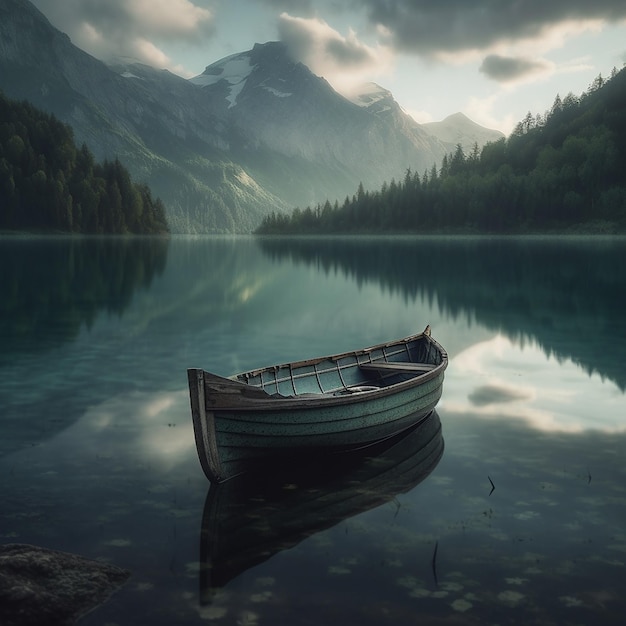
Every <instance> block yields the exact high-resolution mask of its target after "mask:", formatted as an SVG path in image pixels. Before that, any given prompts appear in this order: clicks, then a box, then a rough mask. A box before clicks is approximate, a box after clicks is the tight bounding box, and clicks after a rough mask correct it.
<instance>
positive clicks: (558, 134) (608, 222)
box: [256, 69, 626, 234]
mask: <svg viewBox="0 0 626 626" xmlns="http://www.w3.org/2000/svg"><path fill="white" fill-rule="evenodd" d="M625 171H626V69H624V70H622V71H620V72H617V71H613V73H612V75H611V78H610V79H608V80H605V79H603V78H602V77H601V76H599V77H598V78H597V79H595V80H594V82H593V83H592V85H591V86H590V87H589V89H588V91H587V92H586V93H584V94H583V95H582V96H581V97H576V96H574V95H573V94H571V93H570V94H568V95H567V96H566V97H565V98H563V99H561V97H560V96H557V97H556V99H555V101H554V104H553V105H552V108H551V109H550V110H549V111H546V113H544V114H543V115H536V116H533V115H532V114H531V113H530V112H529V113H528V114H527V115H526V116H525V117H524V119H523V120H522V121H521V122H520V123H519V124H517V126H516V127H515V130H514V131H513V133H512V134H511V135H510V137H508V139H500V140H498V141H496V142H494V143H489V144H487V145H486V146H484V147H483V148H482V150H479V149H478V146H475V148H474V150H472V151H471V153H470V154H469V155H466V154H465V153H464V152H463V148H462V147H461V146H460V145H458V146H457V147H456V149H455V151H454V152H453V153H451V154H449V155H447V156H446V157H444V159H443V161H442V163H441V166H440V168H439V169H437V167H436V166H433V168H432V169H431V170H430V172H424V174H423V175H422V176H421V177H420V176H418V175H417V174H416V173H413V172H411V170H407V172H406V174H405V176H404V178H403V180H402V181H401V182H396V181H391V183H388V184H387V183H385V184H384V185H383V187H382V188H381V189H380V190H379V191H374V192H369V191H365V190H364V188H363V186H362V185H360V186H359V189H358V192H357V193H356V194H355V195H354V196H353V197H352V198H346V201H345V202H344V203H343V205H342V206H337V204H335V206H334V207H331V206H330V205H328V206H326V205H324V206H320V205H318V206H317V207H316V208H313V209H311V208H307V209H305V210H301V209H295V210H294V211H293V213H292V214H291V215H283V214H276V213H273V214H272V215H269V216H268V217H266V218H265V219H264V220H263V223H262V224H261V226H260V227H259V228H258V229H257V231H256V232H257V233H258V234H300V233H380V232H407V231H410V232H418V233H434V232H445V233H451V232H459V233H460V232H465V233H467V232H478V233H524V232H547V231H549V232H565V231H576V230H595V231H597V230H602V231H603V232H606V231H609V232H624V231H626V179H624V176H623V172H625Z"/></svg>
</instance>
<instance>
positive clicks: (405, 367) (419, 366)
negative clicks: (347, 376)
mask: <svg viewBox="0 0 626 626" xmlns="http://www.w3.org/2000/svg"><path fill="white" fill-rule="evenodd" d="M359 367H360V368H361V369H362V370H373V371H379V372H386V371H389V372H429V371H430V370H432V369H435V367H437V366H436V365H434V364H433V363H408V362H407V363H405V362H402V361H394V362H383V361H381V362H380V363H360V364H359Z"/></svg>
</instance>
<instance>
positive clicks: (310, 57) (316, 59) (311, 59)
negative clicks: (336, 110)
mask: <svg viewBox="0 0 626 626" xmlns="http://www.w3.org/2000/svg"><path fill="white" fill-rule="evenodd" d="M278 32H279V36H280V39H281V41H283V42H284V43H285V44H286V45H287V48H288V50H289V52H290V54H291V55H292V57H293V58H294V59H296V60H297V61H301V62H302V63H304V64H305V65H307V66H308V67H309V68H310V69H311V71H313V72H314V73H315V74H318V75H319V76H323V77H324V78H326V80H328V81H329V82H330V83H331V84H333V86H334V87H335V89H338V90H339V91H342V92H344V93H345V92H347V91H349V90H350V88H351V87H353V86H354V85H355V84H357V83H359V82H363V81H364V80H365V79H367V80H370V79H371V78H372V76H376V75H380V74H384V73H385V72H387V71H389V68H390V66H391V62H392V55H391V52H390V50H388V49H387V48H385V47H384V46H368V45H366V44H364V43H362V42H361V41H360V40H359V38H358V37H357V34H356V33H355V32H354V31H353V30H350V31H349V32H348V34H347V35H345V36H344V35H341V34H340V33H339V32H337V31H336V30H334V29H333V28H331V27H330V26H329V25H328V24H327V23H326V22H325V21H323V20H321V19H319V18H302V17H293V16H291V15H289V14H288V13H282V14H281V15H280V18H279V22H278Z"/></svg>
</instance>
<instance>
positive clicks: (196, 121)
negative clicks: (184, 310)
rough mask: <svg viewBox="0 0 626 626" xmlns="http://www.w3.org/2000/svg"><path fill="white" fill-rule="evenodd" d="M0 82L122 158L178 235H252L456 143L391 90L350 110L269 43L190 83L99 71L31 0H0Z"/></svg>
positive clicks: (100, 149) (140, 71)
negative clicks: (275, 216) (276, 214)
mask: <svg viewBox="0 0 626 626" xmlns="http://www.w3.org/2000/svg"><path fill="white" fill-rule="evenodd" d="M0 89H2V90H3V91H4V93H5V94H6V95H7V96H9V97H11V98H15V99H18V100H21V99H26V100H28V101H29V102H31V103H32V104H34V105H35V106H37V107H39V108H41V109H42V110H44V111H47V112H49V113H53V114H54V115H56V116H57V118H59V119H60V120H61V121H63V122H66V123H67V124H69V125H70V126H71V127H72V129H73V131H74V136H75V138H76V140H77V142H78V143H79V144H81V143H83V142H85V143H86V145H87V146H88V147H89V149H90V150H91V151H92V152H93V154H94V155H95V157H96V158H97V159H99V160H103V159H108V160H110V161H112V160H114V159H115V158H119V159H120V161H121V162H123V163H124V164H125V165H126V166H127V167H128V168H129V170H130V172H131V174H132V175H133V177H134V179H135V180H138V181H141V182H144V183H147V184H148V185H149V186H150V188H151V189H152V190H153V191H154V192H155V193H156V194H158V196H159V197H161V198H162V199H163V201H164V203H165V204H166V206H167V208H168V221H169V223H170V226H171V228H172V230H173V231H174V232H213V233H219V232H250V231H251V230H252V229H254V228H255V227H256V226H258V224H259V223H260V222H261V219H262V218H263V217H264V216H265V215H267V214H268V213H270V212H272V211H283V210H287V209H289V208H291V207H293V206H305V205H306V204H310V203H316V202H322V201H324V200H325V199H326V198H331V199H334V198H338V199H340V200H341V199H343V198H345V196H346V195H348V194H350V193H352V192H353V190H354V189H355V188H356V187H357V186H358V184H359V182H361V181H362V182H363V183H364V184H365V185H366V188H367V189H368V190H374V189H376V188H377V187H379V186H380V185H381V184H382V183H383V182H384V181H385V180H389V179H391V178H396V179H398V178H400V177H402V176H403V175H404V172H405V171H406V169H407V168H411V169H413V170H420V171H422V170H424V169H425V168H429V167H431V166H432V164H433V163H438V162H440V161H441V159H442V158H443V156H444V155H445V154H446V153H447V152H449V151H450V150H452V149H453V148H454V145H453V144H448V143H446V142H445V141H442V140H441V139H440V138H438V137H436V136H434V135H433V134H432V133H430V132H429V131H428V130H427V129H425V128H424V127H422V126H420V125H419V124H417V123H416V122H414V121H413V120H412V119H411V118H410V117H409V116H407V115H406V114H405V113H404V112H403V111H402V110H401V108H400V106H399V105H398V104H397V103H396V102H395V101H394V100H393V96H392V95H391V94H390V93H389V92H387V93H386V101H385V107H384V108H380V107H378V108H377V107H374V106H364V105H363V103H360V105H358V106H357V105H356V104H355V103H354V102H351V101H349V100H347V99H346V98H344V97H342V96H341V95H339V94H338V93H337V92H335V91H334V90H333V89H332V87H331V86H330V85H329V84H328V83H327V82H326V81H325V80H324V79H322V78H320V77H318V76H315V75H314V74H313V73H312V72H311V71H310V70H309V69H308V68H307V67H306V66H305V65H303V64H301V63H296V62H294V61H293V60H292V59H290V58H289V56H288V54H287V50H286V48H285V46H283V45H282V44H280V43H276V42H270V43H266V44H258V45H255V46H254V47H253V48H252V49H251V50H249V51H246V52H241V53H239V54H236V55H232V56H230V57H228V58H226V59H222V60H220V61H217V62H215V63H212V64H210V65H209V66H208V67H207V69H206V70H205V72H203V74H201V75H200V76H198V77H196V78H194V79H191V80H186V79H183V78H181V77H179V76H176V75H174V74H172V73H170V72H167V71H164V70H156V69H154V68H151V67H148V66H145V65H139V64H133V65H128V66H116V67H108V66H106V65H105V64H103V63H101V62H100V61H98V60H97V59H95V58H93V57H92V56H90V55H89V54H87V53H85V52H83V51H82V50H80V49H79V48H77V47H76V46H74V45H73V44H72V42H71V41H70V39H69V38H68V37H67V36H66V35H65V34H63V33H61V32H60V31H58V30H57V29H55V28H54V27H53V26H52V25H51V24H50V23H49V22H48V20H47V19H46V18H45V17H44V15H43V14H42V13H40V12H39V11H38V10H37V9H36V8H35V7H34V6H33V5H32V4H31V3H30V2H28V0H2V2H1V3H0Z"/></svg>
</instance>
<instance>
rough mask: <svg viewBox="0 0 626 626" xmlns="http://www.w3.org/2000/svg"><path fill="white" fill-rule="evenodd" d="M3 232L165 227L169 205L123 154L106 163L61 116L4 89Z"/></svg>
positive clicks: (0, 117)
mask: <svg viewBox="0 0 626 626" xmlns="http://www.w3.org/2000/svg"><path fill="white" fill-rule="evenodd" d="M0 230H29V231H55V232H72V233H93V234H100V233H118V234H122V233H145V234H152V233H165V232H168V230H169V228H168V225H167V220H166V218H165V208H164V206H163V204H162V203H161V201H160V200H159V199H158V198H157V199H156V200H154V199H153V198H152V196H151V193H150V190H149V189H148V188H147V187H146V186H145V185H139V184H137V183H133V182H132V181H131V179H130V176H129V174H128V172H127V170H126V169H125V168H124V167H123V166H122V165H121V163H120V162H119V161H118V160H117V159H116V160H115V161H113V162H109V161H105V162H104V163H102V164H98V163H95V162H94V158H93V155H92V154H91V152H90V151H89V149H88V148H87V147H86V146H85V145H83V146H81V147H80V148H77V147H76V145H75V143H74V138H73V134H72V131H71V129H70V128H69V127H68V126H65V125H64V124H62V123H61V122H59V121H58V120H57V119H56V118H55V117H54V116H52V115H48V114H46V113H43V112H41V111H39V110H37V109H35V108H34V107H33V106H31V105H30V104H28V103H26V102H20V103H18V102H14V101H11V100H8V99H7V98H5V97H4V96H3V95H2V94H1V93H0Z"/></svg>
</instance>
